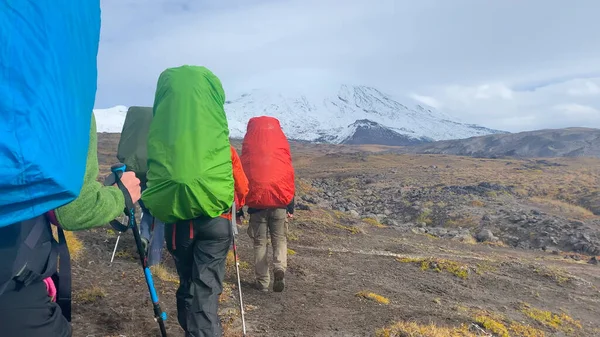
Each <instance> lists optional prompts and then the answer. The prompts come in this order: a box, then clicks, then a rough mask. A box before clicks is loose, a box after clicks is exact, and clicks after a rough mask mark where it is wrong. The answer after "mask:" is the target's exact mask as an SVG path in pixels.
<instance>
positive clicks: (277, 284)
mask: <svg viewBox="0 0 600 337" xmlns="http://www.w3.org/2000/svg"><path fill="white" fill-rule="evenodd" d="M273 274H275V280H274V281H273V291H274V292H277V293H280V292H282V291H283V289H284V288H285V279H284V277H285V272H284V271H283V269H275V271H274V272H273Z"/></svg>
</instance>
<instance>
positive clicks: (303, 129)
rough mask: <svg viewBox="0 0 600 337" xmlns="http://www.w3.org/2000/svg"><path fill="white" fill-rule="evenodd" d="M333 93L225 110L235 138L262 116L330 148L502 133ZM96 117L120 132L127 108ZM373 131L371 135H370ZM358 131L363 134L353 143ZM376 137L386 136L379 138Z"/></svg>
mask: <svg viewBox="0 0 600 337" xmlns="http://www.w3.org/2000/svg"><path fill="white" fill-rule="evenodd" d="M333 89H334V90H327V89H326V90H323V89H322V88H321V89H318V90H316V89H311V88H307V87H305V88H301V87H287V88H283V87H279V88H277V89H273V88H267V89H255V90H253V91H250V92H248V93H246V94H243V95H241V96H239V97H237V98H234V99H231V100H227V101H226V103H225V111H226V112H227V119H228V122H229V129H230V134H231V137H233V138H242V137H243V136H244V134H245V133H246V125H247V123H248V120H249V119H250V118H252V117H256V116H262V115H268V116H273V117H275V118H277V119H279V121H280V122H281V126H282V127H283V130H284V132H285V133H286V135H287V136H288V138H290V139H295V140H304V141H320V142H329V143H344V142H355V141H357V139H361V141H364V142H369V139H367V138H368V136H367V135H369V134H370V135H373V137H374V138H377V139H380V140H379V141H378V142H385V140H381V139H383V138H385V137H386V136H385V135H387V137H388V138H389V137H391V138H393V139H395V140H398V141H400V140H402V143H406V142H408V143H413V141H415V142H428V141H435V140H448V139H460V138H469V137H472V136H481V135H487V134H494V133H503V132H501V131H497V130H492V129H488V128H484V127H481V126H477V125H472V124H464V123H459V122H456V121H453V120H452V118H451V117H450V116H448V115H446V114H444V113H442V112H439V111H435V110H434V109H433V108H430V107H427V106H424V105H423V104H419V103H418V102H416V101H412V100H411V99H408V98H407V99H406V101H407V102H410V104H409V103H406V104H403V103H400V102H399V101H397V100H395V99H393V98H392V97H391V96H389V95H386V94H384V93H382V92H381V91H379V90H377V89H375V88H373V87H367V86H351V85H341V86H336V87H333ZM328 91H329V92H328ZM95 113H96V120H97V122H98V123H97V124H98V132H121V128H122V125H123V122H124V119H125V114H126V108H125V107H124V106H117V107H114V108H111V109H105V110H102V109H98V110H95ZM369 128H373V130H371V131H370V132H366V130H367V129H369ZM358 130H361V134H362V135H361V136H360V137H354V138H353V136H354V135H355V134H356V132H357V131H358ZM377 132H380V133H384V134H385V135H376V133H377ZM365 137H366V138H365ZM352 139H353V140H352ZM398 145H400V144H398Z"/></svg>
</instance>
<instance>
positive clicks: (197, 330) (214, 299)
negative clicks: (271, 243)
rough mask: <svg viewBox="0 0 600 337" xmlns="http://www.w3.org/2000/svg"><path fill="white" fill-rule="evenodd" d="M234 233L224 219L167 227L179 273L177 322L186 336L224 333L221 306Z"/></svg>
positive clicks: (168, 247) (193, 221)
mask: <svg viewBox="0 0 600 337" xmlns="http://www.w3.org/2000/svg"><path fill="white" fill-rule="evenodd" d="M231 234H232V232H231V223H230V221H229V220H227V219H224V218H221V217H218V218H212V219H211V218H199V219H195V220H192V221H182V222H178V223H177V224H167V225H165V238H166V241H167V250H168V251H169V252H170V253H171V255H173V259H174V260H175V265H176V267H177V273H178V274H179V282H180V283H179V288H178V289H177V294H176V297H177V319H178V320H179V324H180V325H181V327H182V328H183V330H185V336H186V337H216V336H218V337H220V336H222V334H223V331H222V328H221V322H220V320H219V315H218V307H219V296H220V295H221V293H222V291H223V279H224V277H225V260H226V258H227V252H228V251H229V247H230V246H231Z"/></svg>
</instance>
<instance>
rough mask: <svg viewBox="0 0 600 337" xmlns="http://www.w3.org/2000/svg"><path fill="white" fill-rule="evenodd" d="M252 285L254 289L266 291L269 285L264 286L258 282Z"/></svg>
mask: <svg viewBox="0 0 600 337" xmlns="http://www.w3.org/2000/svg"><path fill="white" fill-rule="evenodd" d="M254 287H255V288H256V290H258V291H260V292H263V293H266V292H268V291H269V287H264V286H263V285H262V284H260V282H256V283H255V284H254Z"/></svg>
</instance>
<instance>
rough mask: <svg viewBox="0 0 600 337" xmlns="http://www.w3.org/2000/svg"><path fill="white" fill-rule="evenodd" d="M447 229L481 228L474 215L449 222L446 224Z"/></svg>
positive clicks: (459, 217)
mask: <svg viewBox="0 0 600 337" xmlns="http://www.w3.org/2000/svg"><path fill="white" fill-rule="evenodd" d="M444 226H446V227H463V228H473V227H477V226H479V221H477V219H475V217H473V216H472V215H466V216H458V217H456V218H454V219H450V220H447V221H446V222H445V223H444Z"/></svg>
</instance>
